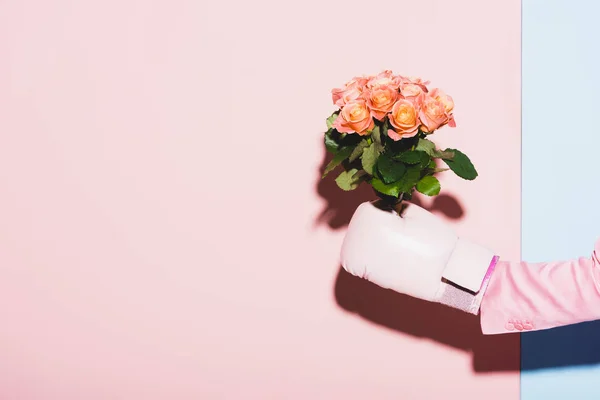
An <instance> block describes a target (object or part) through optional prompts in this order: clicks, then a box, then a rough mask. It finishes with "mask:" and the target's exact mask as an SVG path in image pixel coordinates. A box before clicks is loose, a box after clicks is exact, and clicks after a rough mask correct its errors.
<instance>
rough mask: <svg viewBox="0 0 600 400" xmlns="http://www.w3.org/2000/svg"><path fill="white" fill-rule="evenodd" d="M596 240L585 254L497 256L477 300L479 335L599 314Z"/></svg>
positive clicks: (599, 250) (560, 323) (545, 326)
mask: <svg viewBox="0 0 600 400" xmlns="http://www.w3.org/2000/svg"><path fill="white" fill-rule="evenodd" d="M599 255H600V241H598V242H596V248H595V251H594V252H593V253H592V256H591V257H590V258H583V257H581V258H579V259H574V260H569V261H561V262H546V263H535V264H532V263H531V264H530V263H526V262H521V263H511V262H505V261H499V262H498V263H497V265H496V267H495V271H494V272H493V274H492V276H491V278H490V282H489V285H488V287H487V290H486V292H485V294H484V296H483V300H482V302H481V309H480V313H481V328H482V330H483V333H484V334H487V335H489V334H498V333H508V332H519V331H530V330H541V329H549V328H554V327H558V326H563V325H569V324H576V323H579V322H584V321H591V320H595V319H600V261H599Z"/></svg>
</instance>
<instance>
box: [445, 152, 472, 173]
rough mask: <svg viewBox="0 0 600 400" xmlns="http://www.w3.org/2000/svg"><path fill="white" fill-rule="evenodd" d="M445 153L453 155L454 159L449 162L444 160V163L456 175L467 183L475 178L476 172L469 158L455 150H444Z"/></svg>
mask: <svg viewBox="0 0 600 400" xmlns="http://www.w3.org/2000/svg"><path fill="white" fill-rule="evenodd" d="M445 151H446V152H448V151H450V152H453V153H454V157H453V158H452V159H451V160H447V159H444V162H445V163H446V164H447V165H448V167H450V169H451V170H452V171H453V172H454V173H455V174H456V175H458V176H459V177H461V178H463V179H466V180H469V181H472V180H473V179H475V178H477V175H478V174H477V170H476V169H475V167H474V166H473V163H471V160H469V157H467V156H466V155H465V154H463V153H462V152H460V151H458V150H455V149H446V150H445Z"/></svg>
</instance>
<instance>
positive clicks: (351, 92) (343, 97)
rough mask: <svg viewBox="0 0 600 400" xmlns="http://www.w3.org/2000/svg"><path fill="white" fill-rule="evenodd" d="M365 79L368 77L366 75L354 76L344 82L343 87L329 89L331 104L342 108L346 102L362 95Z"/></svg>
mask: <svg viewBox="0 0 600 400" xmlns="http://www.w3.org/2000/svg"><path fill="white" fill-rule="evenodd" d="M367 81H368V78H366V77H354V78H352V79H351V80H349V81H348V82H346V84H345V85H344V87H343V88H341V89H333V90H332V91H331V97H332V100H333V104H335V105H336V106H338V107H340V108H342V107H343V106H344V105H346V104H347V103H348V102H350V101H352V100H357V99H359V98H361V97H363V92H364V90H365V85H366V84H367Z"/></svg>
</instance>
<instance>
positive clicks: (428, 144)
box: [415, 139, 436, 157]
mask: <svg viewBox="0 0 600 400" xmlns="http://www.w3.org/2000/svg"><path fill="white" fill-rule="evenodd" d="M415 150H419V151H424V152H425V153H427V154H429V155H430V156H431V157H433V156H434V154H435V153H436V150H435V143H433V142H432V141H431V140H427V139H419V142H418V143H417V147H416V148H415Z"/></svg>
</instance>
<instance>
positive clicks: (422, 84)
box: [402, 76, 429, 93]
mask: <svg viewBox="0 0 600 400" xmlns="http://www.w3.org/2000/svg"><path fill="white" fill-rule="evenodd" d="M402 83H404V84H415V85H419V86H420V87H421V89H423V91H424V92H425V93H427V92H428V91H429V90H428V89H427V85H429V81H424V80H423V79H421V78H418V77H415V76H403V77H402Z"/></svg>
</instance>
